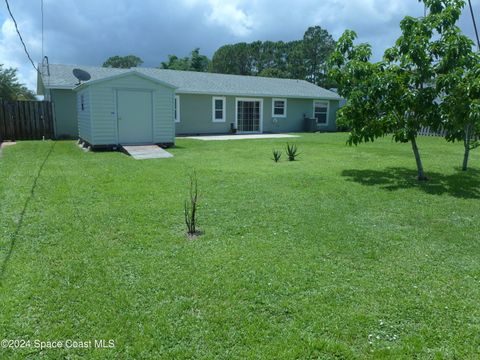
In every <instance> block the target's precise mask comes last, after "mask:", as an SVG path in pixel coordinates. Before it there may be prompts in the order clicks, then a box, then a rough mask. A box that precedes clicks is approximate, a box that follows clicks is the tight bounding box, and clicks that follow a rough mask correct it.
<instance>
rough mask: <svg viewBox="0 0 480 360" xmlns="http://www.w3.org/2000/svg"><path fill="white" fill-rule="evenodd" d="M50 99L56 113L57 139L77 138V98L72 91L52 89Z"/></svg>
mask: <svg viewBox="0 0 480 360" xmlns="http://www.w3.org/2000/svg"><path fill="white" fill-rule="evenodd" d="M49 96H50V99H51V101H52V102H53V106H54V109H55V110H54V111H55V137H56V138H57V139H62V138H77V137H78V122H77V96H76V94H75V92H74V91H72V90H65V89H51V90H50V94H49Z"/></svg>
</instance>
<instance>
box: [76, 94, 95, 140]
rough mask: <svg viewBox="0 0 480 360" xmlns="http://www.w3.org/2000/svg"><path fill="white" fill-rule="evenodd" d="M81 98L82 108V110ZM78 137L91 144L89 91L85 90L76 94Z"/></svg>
mask: <svg viewBox="0 0 480 360" xmlns="http://www.w3.org/2000/svg"><path fill="white" fill-rule="evenodd" d="M82 97H83V108H82ZM77 114H78V136H79V137H80V138H81V139H83V140H85V141H87V142H89V143H90V144H91V143H92V142H93V137H92V123H91V115H92V112H91V101H90V89H89V88H86V89H85V90H82V91H80V92H78V94H77Z"/></svg>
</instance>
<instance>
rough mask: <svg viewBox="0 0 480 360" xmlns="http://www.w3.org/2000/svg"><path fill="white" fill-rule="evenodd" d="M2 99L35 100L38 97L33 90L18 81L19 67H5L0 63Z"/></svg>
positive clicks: (0, 94)
mask: <svg viewBox="0 0 480 360" xmlns="http://www.w3.org/2000/svg"><path fill="white" fill-rule="evenodd" d="M0 99H2V100H35V99H36V97H35V94H34V93H33V91H31V90H29V89H27V87H26V86H25V85H23V84H21V83H20V82H19V81H18V78H17V69H13V68H4V67H3V64H0Z"/></svg>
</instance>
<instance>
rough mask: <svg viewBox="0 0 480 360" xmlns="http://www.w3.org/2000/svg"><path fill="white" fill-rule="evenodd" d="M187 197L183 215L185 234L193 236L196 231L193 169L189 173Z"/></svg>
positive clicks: (195, 184) (195, 179)
mask: <svg viewBox="0 0 480 360" xmlns="http://www.w3.org/2000/svg"><path fill="white" fill-rule="evenodd" d="M189 195H190V196H189V199H187V200H185V207H184V215H185V225H186V226H187V234H188V235H190V236H195V235H197V234H198V232H197V209H198V180H197V174H196V172H195V171H193V173H192V174H191V175H190V192H189Z"/></svg>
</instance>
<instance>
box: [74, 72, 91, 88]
mask: <svg viewBox="0 0 480 360" xmlns="http://www.w3.org/2000/svg"><path fill="white" fill-rule="evenodd" d="M72 72H73V76H75V77H76V78H77V79H78V84H75V85H80V84H81V83H82V81H88V80H90V78H91V76H90V74H89V73H88V72H86V71H85V70H82V69H73V71H72Z"/></svg>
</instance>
